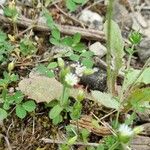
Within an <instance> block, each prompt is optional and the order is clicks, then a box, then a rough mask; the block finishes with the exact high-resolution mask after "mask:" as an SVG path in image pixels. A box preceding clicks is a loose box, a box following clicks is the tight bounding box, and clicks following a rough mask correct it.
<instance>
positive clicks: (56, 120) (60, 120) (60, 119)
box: [53, 114, 63, 125]
mask: <svg viewBox="0 0 150 150" xmlns="http://www.w3.org/2000/svg"><path fill="white" fill-rule="evenodd" d="M62 120H63V118H62V116H61V115H60V114H59V115H58V116H56V117H55V118H54V119H53V124H54V125H57V124H59V123H60V122H62Z"/></svg>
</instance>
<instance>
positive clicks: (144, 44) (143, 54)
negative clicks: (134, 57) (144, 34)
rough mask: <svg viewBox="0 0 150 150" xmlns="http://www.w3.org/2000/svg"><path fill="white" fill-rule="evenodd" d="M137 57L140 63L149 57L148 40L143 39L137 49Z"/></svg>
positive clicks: (149, 42)
mask: <svg viewBox="0 0 150 150" xmlns="http://www.w3.org/2000/svg"><path fill="white" fill-rule="evenodd" d="M137 51H138V55H139V57H140V59H141V61H142V62H146V61H147V59H148V58H149V57H150V38H144V39H143V40H142V41H141V43H140V44H139V46H138V47H137Z"/></svg>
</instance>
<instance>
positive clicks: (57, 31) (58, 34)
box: [52, 28, 60, 40]
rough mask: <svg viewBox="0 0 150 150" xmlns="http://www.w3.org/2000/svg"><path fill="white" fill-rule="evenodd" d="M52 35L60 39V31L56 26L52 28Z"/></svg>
mask: <svg viewBox="0 0 150 150" xmlns="http://www.w3.org/2000/svg"><path fill="white" fill-rule="evenodd" d="M52 36H53V37H54V38H55V39H57V40H60V31H59V30H58V29H57V28H56V29H53V30H52Z"/></svg>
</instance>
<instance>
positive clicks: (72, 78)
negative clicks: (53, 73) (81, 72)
mask: <svg viewBox="0 0 150 150" xmlns="http://www.w3.org/2000/svg"><path fill="white" fill-rule="evenodd" d="M65 81H66V82H67V84H68V85H70V86H74V85H76V84H77V83H78V77H77V76H76V75H75V74H72V73H68V74H67V75H66V77H65Z"/></svg>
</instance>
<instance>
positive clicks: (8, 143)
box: [0, 134, 12, 150]
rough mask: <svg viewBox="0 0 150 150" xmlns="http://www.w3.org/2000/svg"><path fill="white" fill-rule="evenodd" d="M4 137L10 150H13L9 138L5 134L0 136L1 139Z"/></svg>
mask: <svg viewBox="0 0 150 150" xmlns="http://www.w3.org/2000/svg"><path fill="white" fill-rule="evenodd" d="M1 137H3V138H4V139H5V141H6V143H7V146H8V150H12V148H11V145H10V142H9V140H8V138H7V137H6V136H4V135H3V134H0V138H1Z"/></svg>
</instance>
